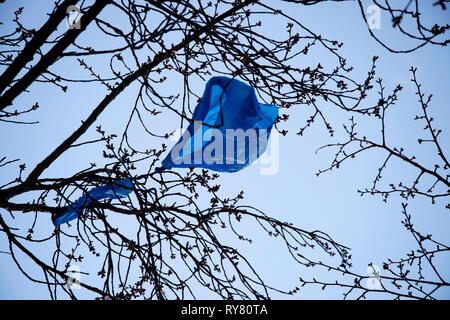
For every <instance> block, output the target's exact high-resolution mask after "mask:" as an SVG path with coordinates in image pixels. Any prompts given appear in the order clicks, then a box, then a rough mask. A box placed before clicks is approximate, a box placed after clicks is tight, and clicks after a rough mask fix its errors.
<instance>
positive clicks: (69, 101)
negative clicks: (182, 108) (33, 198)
mask: <svg viewBox="0 0 450 320" xmlns="http://www.w3.org/2000/svg"><path fill="white" fill-rule="evenodd" d="M272 2H273V5H275V4H274V3H275V1H272ZM277 2H278V1H277ZM279 3H280V8H285V9H286V10H287V12H289V14H290V15H292V16H294V17H295V18H297V19H300V20H301V21H302V22H303V23H304V24H305V25H306V26H308V27H309V28H310V29H312V30H314V31H315V32H316V33H321V34H323V35H325V36H326V37H328V38H332V39H336V40H340V41H343V42H344V47H343V48H342V51H341V54H342V55H343V56H345V57H347V60H348V63H349V64H350V65H352V66H354V67H355V71H354V74H353V75H354V77H356V78H358V79H363V78H364V77H365V76H366V73H367V71H368V70H369V68H370V63H371V58H372V56H374V55H378V56H380V59H379V63H378V67H377V71H378V77H382V78H384V79H385V82H384V84H385V86H386V87H387V89H393V88H394V87H395V86H396V85H397V84H401V85H402V86H403V87H404V88H405V90H403V91H402V92H401V93H400V95H399V98H400V101H399V103H398V104H397V105H396V107H395V108H394V109H393V110H391V113H390V117H389V120H388V123H387V126H388V131H389V132H390V133H389V134H388V136H389V137H390V138H391V139H392V140H391V142H392V144H393V145H405V146H406V147H407V150H408V152H409V153H410V154H411V153H413V152H415V151H417V152H418V157H419V159H420V160H421V161H425V162H426V163H433V162H432V161H433V159H434V155H432V152H430V150H428V149H426V148H425V149H424V148H422V149H419V146H418V145H417V133H419V134H422V131H421V129H422V124H419V123H418V122H416V121H413V120H412V118H413V116H414V115H415V114H416V113H418V112H420V110H419V109H418V108H419V105H418V104H417V99H416V96H415V95H414V88H413V87H412V84H411V83H410V81H409V79H410V73H409V71H408V69H409V68H410V66H412V65H414V66H416V67H418V77H419V79H420V81H421V82H422V83H423V90H424V91H425V92H426V93H432V94H433V95H434V98H433V102H432V109H431V113H432V114H433V115H434V117H435V118H436V120H435V121H436V124H435V125H436V126H438V127H440V128H441V129H443V130H444V131H443V133H442V134H441V137H440V139H441V140H440V141H441V143H442V147H443V149H444V150H447V151H448V150H449V141H450V140H449V137H450V136H449V135H450V132H449V131H448V125H447V123H448V119H449V116H450V111H449V110H450V109H449V107H448V101H449V100H450V91H449V90H448V89H449V70H450V68H449V61H450V51H449V49H448V48H447V49H445V48H437V47H432V46H427V47H425V48H422V49H420V50H418V51H416V52H414V53H410V54H408V55H396V54H391V53H389V52H387V51H386V50H385V49H384V48H382V47H381V46H380V45H379V44H377V43H376V42H375V41H374V40H372V39H371V38H369V35H368V31H367V28H366V26H365V25H364V21H363V20H362V18H361V16H360V13H359V7H358V5H357V3H355V2H351V1H349V2H344V3H334V4H333V3H331V4H322V5H317V6H312V7H303V6H300V5H296V4H282V3H281V2H279ZM20 5H23V4H22V2H18V1H8V2H7V3H6V4H0V20H1V21H3V22H6V24H5V25H1V26H0V30H1V31H0V32H1V33H4V31H3V30H5V29H7V28H8V27H10V25H8V21H9V20H10V18H11V17H12V12H13V11H14V10H16V8H17V7H18V6H20ZM52 5H53V1H47V2H45V5H44V1H31V2H29V3H27V4H26V5H25V10H24V14H23V18H24V21H26V22H27V23H28V24H29V26H33V27H35V28H38V27H39V26H40V25H41V24H42V22H43V21H45V19H46V16H45V13H46V12H48V11H49V8H51V7H52ZM425 9H426V11H425V13H426V14H429V16H430V17H432V18H434V19H437V20H439V21H445V19H447V22H448V12H445V13H444V14H442V13H440V12H439V11H438V10H435V9H434V10H432V9H430V8H428V7H427V8H425ZM447 11H448V10H447ZM103 14H107V13H103ZM108 18H111V17H108ZM266 23H267V26H270V28H268V29H270V30H271V32H273V33H274V34H276V33H277V32H278V30H281V29H284V28H285V26H284V25H280V24H279V23H277V19H276V17H272V18H269V20H267V21H266ZM377 34H380V35H382V36H383V37H384V39H386V40H387V42H389V43H391V44H394V45H397V46H403V45H406V46H407V45H408V44H410V43H408V41H405V40H404V39H402V38H401V36H399V35H398V34H397V33H395V32H393V30H392V28H391V22H390V18H389V17H388V16H387V15H382V17H381V29H380V30H378V31H377ZM82 40H83V43H84V44H87V43H90V42H91V43H94V44H95V46H96V47H98V48H102V47H108V44H107V43H105V41H104V40H103V39H102V38H95V37H93V36H92V35H89V36H85V37H84V38H83V39H82ZM321 54H323V53H321V52H317V53H316V52H314V51H313V52H311V53H310V54H309V55H308V56H306V57H301V58H299V59H300V60H298V63H299V64H311V65H313V64H314V62H315V61H320V62H321V63H322V64H323V65H333V63H334V62H333V61H330V60H329V59H330V57H329V56H322V55H321ZM302 59H304V61H303V60H302ZM311 61H313V62H311ZM101 65H102V64H101V62H100V61H99V69H100V68H101ZM1 70H3V69H1V68H0V71H1ZM55 70H57V71H59V72H61V73H62V74H64V75H70V76H75V77H88V76H89V74H88V73H87V72H86V71H85V70H82V68H81V67H79V66H77V64H73V65H61V64H58V65H56V66H55ZM171 81H172V82H169V83H170V88H167V90H168V91H170V92H173V91H174V90H175V91H178V92H182V90H183V87H182V82H179V81H178V80H177V79H175V78H174V79H173V80H171ZM191 87H192V88H193V89H194V90H195V91H196V92H197V93H198V94H201V92H202V90H203V87H204V83H203V82H201V81H198V80H197V81H194V82H193V83H192V85H191ZM30 89H31V92H32V94H29V95H23V96H21V97H20V98H19V99H17V100H16V101H17V104H18V105H20V104H22V105H27V104H31V103H34V102H35V100H36V99H37V100H38V101H39V104H40V106H41V109H40V110H39V111H38V112H37V113H36V115H35V116H32V115H30V116H29V117H24V120H25V119H32V120H39V124H37V125H33V126H19V125H10V124H6V123H2V124H1V125H0V146H1V154H0V156H7V157H8V158H18V157H19V158H21V159H22V160H21V161H22V162H26V164H27V168H32V167H33V165H34V164H36V163H37V162H38V161H40V160H41V159H42V158H43V157H44V156H46V155H47V154H48V153H49V152H50V151H52V150H53V149H54V148H55V147H56V146H57V145H58V144H59V143H60V142H61V141H62V140H63V139H65V138H66V137H67V136H68V135H69V134H70V133H71V132H72V131H73V129H74V128H76V127H77V126H78V125H79V123H80V120H82V119H84V118H86V117H87V115H88V114H89V113H90V111H91V110H92V107H93V106H94V105H95V104H96V103H97V102H98V101H99V99H101V98H102V96H103V94H104V92H103V91H99V90H98V87H95V86H88V87H84V86H83V87H81V86H72V87H69V90H68V93H66V94H64V93H63V92H62V91H61V90H57V89H55V88H53V87H50V86H49V85H47V84H33V86H32V87H31V88H30ZM102 90H103V89H102ZM135 93H136V87H135V86H132V87H130V88H128V89H127V90H126V91H125V92H123V93H122V94H121V95H120V96H119V97H118V98H117V99H116V100H115V101H114V102H113V104H112V105H111V106H110V108H108V109H107V110H106V111H105V113H104V114H102V116H101V117H100V118H99V120H98V123H96V125H98V124H101V125H102V127H103V128H104V129H105V130H107V131H114V132H119V133H120V132H121V131H120V130H123V129H124V127H125V125H126V119H127V118H126V117H124V116H123V115H126V114H127V112H129V110H131V108H132V104H133V103H134V97H135ZM376 98H377V97H376V96H373V97H372V98H371V99H376ZM310 112H311V110H307V109H304V108H299V109H296V110H295V111H293V112H292V113H291V118H290V121H289V122H288V123H287V124H286V125H283V126H282V128H283V129H284V128H286V129H288V130H289V133H288V135H287V136H286V137H280V154H279V159H280V166H279V172H278V173H277V174H275V175H261V174H260V168H259V167H258V166H251V167H249V168H246V169H244V170H243V171H241V172H239V173H237V174H221V177H220V180H219V182H220V184H221V186H222V188H221V194H222V195H223V196H226V195H235V194H237V193H238V192H239V191H240V190H244V191H245V200H244V203H246V204H250V205H254V206H256V207H257V208H259V209H261V210H263V211H264V212H266V213H267V214H269V215H271V216H273V217H275V218H278V219H280V220H283V221H290V222H292V223H294V224H295V225H297V226H299V227H301V228H303V229H306V230H315V229H320V230H322V231H325V232H327V233H328V234H329V235H331V236H332V237H333V238H334V239H335V240H337V241H338V242H340V243H342V244H345V245H347V246H349V247H351V249H352V256H353V265H354V267H353V269H354V271H355V272H358V273H362V274H364V273H365V272H366V268H367V265H368V263H369V262H373V263H374V264H376V265H379V266H381V265H382V262H383V261H385V260H386V259H387V258H400V257H403V256H404V255H405V254H406V252H408V251H409V250H410V249H412V248H415V244H414V241H413V239H412V238H411V236H410V234H409V233H407V232H406V231H405V229H404V228H403V226H402V225H401V223H400V220H401V219H402V215H401V205H400V203H401V201H400V200H399V199H398V198H397V197H395V198H392V199H391V200H390V201H389V202H388V203H387V204H385V203H384V202H382V201H381V199H380V198H377V197H360V196H359V195H358V193H357V192H356V190H357V189H361V188H364V187H369V186H370V185H371V182H372V181H373V178H374V177H375V175H376V173H377V172H376V170H377V168H378V165H379V164H380V161H382V159H383V156H384V155H383V154H381V153H379V152H375V153H367V154H363V155H362V156H361V157H359V158H357V159H356V160H353V161H351V162H348V163H346V164H345V165H343V166H342V168H341V169H340V170H338V171H333V172H331V173H328V174H324V175H321V176H320V177H316V175H315V173H316V172H317V171H318V170H319V169H321V168H322V169H323V168H325V167H326V166H327V165H328V164H329V163H330V161H331V160H332V156H333V153H332V152H331V151H322V152H319V153H318V154H316V153H315V150H316V149H317V148H319V147H320V146H322V145H324V144H327V143H330V142H333V141H334V142H336V141H338V140H341V139H342V137H343V133H344V132H343V130H342V127H341V126H340V125H338V123H339V121H341V120H342V119H346V118H348V115H345V114H342V113H339V112H337V111H335V110H334V109H333V108H331V107H329V108H328V109H327V112H328V118H330V119H333V123H334V125H335V129H336V131H337V132H336V136H335V137H334V138H332V139H331V140H330V138H329V137H328V135H327V132H326V130H325V129H324V128H323V127H322V126H320V125H315V126H313V127H312V128H311V129H310V130H308V131H307V132H306V134H305V135H304V136H302V137H298V136H297V135H296V134H295V133H296V132H297V130H298V128H299V127H300V126H301V125H303V123H304V121H305V120H306V119H307V118H308V117H309V115H310ZM36 118H37V119H36ZM178 124H179V121H176V119H175V118H173V119H172V120H171V119H170V118H168V119H165V121H161V122H159V123H152V124H151V125H152V126H154V128H155V130H161V132H166V131H167V132H170V131H172V130H173V129H175V128H176V127H177V125H178ZM364 126H365V127H364V129H363V130H365V131H367V132H368V133H373V132H376V130H378V129H379V128H378V122H375V121H373V122H367V123H364ZM139 134H141V133H139V132H136V137H135V138H136V139H137V141H138V142H139V144H140V145H141V146H146V145H148V147H147V148H152V147H155V145H159V144H161V143H162V141H159V140H156V139H153V138H150V137H148V136H145V135H141V136H139V137H140V138H137V137H138V135H139ZM88 137H95V134H94V128H92V129H91V130H90V131H89V132H88V133H87V134H86V136H85V137H83V138H81V139H80V141H85V140H87V139H88ZM100 158H101V150H100V149H99V148H98V147H96V146H95V145H94V146H88V147H86V148H84V149H82V152H80V151H79V150H76V149H73V150H70V151H68V152H67V153H65V154H64V155H63V156H61V157H60V159H59V160H58V161H57V162H56V163H55V164H54V165H52V167H51V168H50V169H49V170H48V171H46V173H45V175H46V176H56V177H57V176H69V175H71V174H72V173H74V172H76V171H77V170H80V169H82V168H85V167H87V166H88V165H89V163H90V162H93V161H97V160H99V159H100ZM100 161H101V159H100ZM0 170H1V171H0V179H1V180H0V184H3V183H4V182H5V181H9V179H10V178H11V177H14V176H15V175H16V174H17V167H16V166H14V165H13V166H9V167H8V168H7V169H4V168H0ZM387 174H388V172H386V173H385V175H386V176H387ZM414 174H415V171H413V170H411V169H409V168H407V167H405V166H404V165H403V164H401V163H395V164H394V165H393V166H392V167H390V169H389V177H390V178H389V179H388V180H387V182H391V181H392V182H398V181H399V179H402V178H403V177H406V178H404V181H409V180H410V179H413V178H415V175H414ZM208 200H209V198H205V199H204V200H202V199H200V201H205V203H204V204H206V202H207V201H208ZM447 202H448V200H447ZM445 205H446V202H445V201H441V202H439V201H437V205H434V206H432V205H430V201H429V200H428V199H420V198H417V199H415V200H413V201H410V205H409V209H410V212H411V213H412V214H413V219H414V221H415V222H416V226H417V228H418V229H419V230H423V231H424V233H431V234H433V236H434V237H435V239H436V240H439V241H441V242H443V243H449V240H450V236H449V233H448V226H449V225H450V216H449V214H448V210H446V209H445ZM0 212H1V214H5V211H4V210H3V211H0ZM15 216H16V221H15V222H14V224H15V225H17V226H20V227H21V228H24V230H25V229H26V228H27V227H24V226H29V225H31V224H32V222H33V216H32V215H27V214H20V213H16V214H15ZM46 223H47V224H48V229H46V228H45V227H41V228H40V229H39V230H40V232H42V234H45V233H48V232H49V230H51V228H52V225H51V221H50V217H49V216H44V217H42V218H40V224H41V225H45V224H46ZM242 231H243V233H244V234H248V235H254V240H255V243H254V244H253V245H252V246H248V245H245V244H240V250H241V253H243V254H244V255H246V256H247V257H248V258H249V260H250V261H252V263H253V265H254V266H255V267H256V268H257V270H258V272H259V273H260V275H261V276H262V277H263V278H265V279H266V281H267V282H268V283H269V284H271V285H273V286H275V287H280V288H283V289H290V288H292V286H295V285H296V284H298V276H302V277H303V278H311V277H313V276H314V277H316V278H318V279H319V278H320V277H323V278H326V279H330V278H333V277H335V275H332V274H328V273H326V272H325V273H324V272H320V271H318V270H309V269H305V268H302V267H300V266H299V265H297V264H296V263H295V262H294V261H293V260H292V259H291V258H290V257H289V255H288V252H287V251H286V250H284V249H285V248H281V246H282V243H281V242H279V241H274V240H273V239H270V238H266V237H259V236H258V231H257V228H256V227H255V226H253V225H251V224H246V225H245V229H243V230H242ZM36 236H38V235H36ZM229 241H230V243H233V241H234V240H233V239H231V238H230V239H229ZM35 249H36V250H37V252H40V253H41V254H42V256H46V255H48V252H50V251H46V249H45V248H39V247H38V246H36V248H35ZM0 251H8V248H7V241H6V239H5V236H4V235H3V234H0ZM439 264H440V265H442V266H444V268H442V269H447V270H449V271H450V268H448V266H449V265H450V258H449V257H448V256H447V257H446V258H445V259H442V260H440V261H439ZM27 267H29V268H31V269H30V270H33V269H32V266H31V265H27ZM82 268H85V269H83V271H86V269H89V268H90V266H89V265H83V266H82ZM94 270H96V269H94ZM35 272H36V274H38V272H39V270H35ZM86 272H89V271H86ZM426 272H429V270H426ZM92 274H93V275H94V276H95V274H96V271H92ZM445 276H446V277H447V279H450V272H447V273H446V274H445ZM86 278H87V279H91V278H89V276H86ZM87 281H89V280H87ZM81 296H82V297H92V296H91V295H89V294H88V295H86V296H84V295H83V294H81ZM438 296H439V297H441V298H450V291H441V292H440V293H439V295H438ZM208 297H210V296H205V298H208ZM273 297H274V298H295V299H299V298H302V299H315V298H331V299H333V298H337V299H339V298H340V297H341V296H340V291H336V290H326V291H322V290H320V287H309V288H308V287H305V288H304V289H303V291H301V292H300V293H299V294H297V295H295V296H293V297H286V296H281V295H278V294H275V295H274V296H273ZM369 297H370V296H369ZM373 297H376V296H373ZM379 297H380V296H379ZM19 298H26V299H28V298H32V299H46V298H48V292H47V289H46V288H45V286H39V285H36V284H33V283H31V282H30V281H29V280H27V279H26V278H25V277H23V276H22V275H21V274H20V272H19V271H18V270H17V268H16V266H15V265H14V263H13V261H12V260H11V258H10V256H9V255H6V254H0V299H19Z"/></svg>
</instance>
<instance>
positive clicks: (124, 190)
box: [52, 179, 133, 226]
mask: <svg viewBox="0 0 450 320" xmlns="http://www.w3.org/2000/svg"><path fill="white" fill-rule="evenodd" d="M132 191H133V183H132V182H131V180H130V179H124V180H118V181H114V182H113V183H111V184H105V185H103V186H100V187H97V188H94V189H92V190H90V191H88V193H87V194H84V195H83V196H81V197H80V198H79V199H78V200H77V201H76V202H75V203H73V204H71V205H68V206H66V207H65V209H64V211H63V212H62V213H59V214H53V215H52V221H53V224H54V225H55V226H59V225H61V224H63V223H66V222H69V221H72V220H74V219H76V218H78V216H79V215H80V214H82V213H83V210H84V208H85V207H86V206H87V205H88V204H89V203H91V202H93V201H99V200H103V199H116V198H117V199H120V198H124V197H126V196H127V195H129V194H130V193H131V192H132Z"/></svg>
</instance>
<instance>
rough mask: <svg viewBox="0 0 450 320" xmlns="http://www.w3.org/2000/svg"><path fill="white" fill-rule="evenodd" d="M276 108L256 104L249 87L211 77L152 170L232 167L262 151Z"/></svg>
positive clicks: (236, 168) (230, 169)
mask: <svg viewBox="0 0 450 320" xmlns="http://www.w3.org/2000/svg"><path fill="white" fill-rule="evenodd" d="M277 116H278V108H277V107H276V106H273V105H268V104H261V103H259V102H258V99H257V97H256V94H255V90H254V88H253V87H251V86H249V85H247V84H245V83H244V82H241V81H239V80H236V79H230V78H227V77H213V78H211V79H210V80H209V81H208V82H207V84H206V87H205V91H204V93H203V97H202V99H201V101H200V102H199V103H198V104H197V106H196V108H195V110H194V114H193V120H194V121H193V122H191V123H190V124H189V126H188V127H187V129H186V130H185V132H184V134H183V136H182V137H181V138H180V139H179V141H178V142H177V144H176V145H175V146H174V147H173V148H172V150H171V151H170V152H169V154H168V155H167V157H166V158H165V159H164V160H163V161H162V167H159V168H157V169H156V172H162V171H164V170H167V169H171V168H177V167H178V168H188V167H200V168H206V169H210V170H215V171H221V172H236V171H239V170H241V169H243V168H245V167H246V166H248V165H249V164H250V163H252V162H253V161H255V160H256V159H257V158H258V157H259V156H261V154H263V153H264V151H265V150H266V147H267V141H268V139H269V137H270V132H271V129H272V126H273V124H274V123H275V121H276V119H277Z"/></svg>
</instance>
